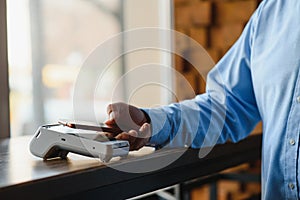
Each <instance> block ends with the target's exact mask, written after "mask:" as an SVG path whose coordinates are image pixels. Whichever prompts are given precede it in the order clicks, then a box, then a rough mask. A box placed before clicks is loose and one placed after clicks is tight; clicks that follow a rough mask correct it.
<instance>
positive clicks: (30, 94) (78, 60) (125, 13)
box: [0, 0, 171, 137]
mask: <svg viewBox="0 0 300 200" xmlns="http://www.w3.org/2000/svg"><path fill="white" fill-rule="evenodd" d="M1 3H3V4H5V1H1ZM142 6H144V7H145V8H147V9H148V12H147V13H145V12H144V10H145V9H144V8H142ZM170 7H171V1H163V2H162V1H159V0H39V1H36V0H23V1H18V0H9V1H6V8H7V15H6V16H7V43H8V48H7V49H8V51H7V53H8V62H9V66H8V70H9V88H10V94H9V103H10V127H11V136H13V137H14V136H21V135H29V134H33V133H34V132H35V130H36V129H37V127H38V126H40V125H42V124H47V123H55V122H57V120H58V119H60V118H73V102H72V94H73V89H74V83H75V81H76V77H77V75H78V73H79V70H80V68H81V65H82V63H84V60H85V59H86V58H87V57H88V55H89V54H90V52H91V51H92V50H93V49H95V48H96V47H97V45H99V44H101V43H102V42H104V41H106V40H107V39H108V38H111V37H112V36H114V35H115V34H118V33H120V32H122V31H123V30H126V29H131V28H136V27H142V26H163V27H165V28H170V26H171V22H170V19H171V12H170ZM1 8H5V6H3V7H2V6H1ZM150 8H151V10H150ZM162 8H168V12H166V10H162ZM142 11H143V12H142ZM0 12H1V13H0V14H1V15H4V16H5V14H4V13H5V9H3V10H1V11H0ZM132 13H134V14H135V16H134V17H133V15H132ZM156 15H157V16H159V17H158V18H153V16H156ZM136 20H138V21H136ZM166 22H169V23H166ZM0 26H3V24H2V23H1V24H0ZM0 28H1V30H5V29H2V28H3V27H0ZM4 32H5V31H4ZM0 37H1V38H0V41H1V40H3V39H2V38H6V37H2V36H1V35H0ZM123 45H124V44H123V41H120V46H119V48H120V51H121V48H123ZM0 53H1V56H2V57H3V56H4V57H6V56H5V53H6V51H3V50H1V51H0ZM148 53H149V52H145V53H142V54H143V56H141V54H137V55H134V54H133V55H130V56H127V57H126V56H123V57H121V58H120V59H118V60H116V61H115V62H114V63H112V65H115V67H113V68H111V70H108V71H107V72H106V73H107V74H105V78H104V80H102V84H103V85H105V87H102V88H106V90H105V91H101V95H96V99H95V100H96V101H97V105H98V107H97V109H99V110H100V111H99V114H100V113H101V116H100V120H104V119H105V117H106V116H105V112H104V111H105V108H106V105H107V104H108V103H110V101H111V91H112V90H113V87H114V85H115V84H116V82H118V79H119V78H120V77H121V76H122V75H123V74H124V73H126V71H128V70H131V69H132V66H133V65H134V63H132V60H135V58H136V57H139V60H141V59H140V58H141V57H148ZM2 57H1V58H2ZM162 57H164V59H162ZM166 57H168V58H167V59H166ZM145 60H146V61H148V59H145ZM162 60H164V61H163V62H165V61H166V60H168V62H170V60H171V59H170V55H163V56H159V61H158V62H161V61H162ZM164 64H165V63H164ZM169 64H170V63H169ZM3 66H4V65H3ZM3 68H7V66H4V67H3ZM1 70H5V69H1ZM6 70H7V69H6ZM158 73H160V72H158ZM153 76H156V75H155V74H154V75H153ZM161 77H166V76H163V75H162V76H161ZM5 88H8V87H5ZM124 89H125V92H124V94H123V95H124V96H123V97H121V99H122V98H123V99H124V100H126V90H127V85H126V86H125V88H124ZM159 90H161V89H158V90H157V91H155V92H159V93H160V94H159V95H158V96H157V95H152V96H153V98H151V100H153V99H155V98H156V97H159V98H160V99H164V100H158V101H160V103H161V102H163V103H167V100H166V99H167V98H166V97H162V96H161V94H162V93H161V91H159ZM2 91H4V89H3V88H1V91H0V92H1V93H2ZM144 92H146V91H144ZM4 93H5V92H4ZM6 93H8V92H6ZM139 95H140V96H143V94H139ZM4 98H5V97H4ZM6 99H8V98H6ZM147 100H149V99H145V101H147ZM137 102H139V104H141V105H142V106H144V105H149V103H147V102H141V101H140V100H138V101H137ZM150 104H151V102H150ZM4 113H5V112H4ZM6 113H7V112H6ZM2 121H3V120H2ZM2 121H1V124H2ZM3 124H8V120H7V121H3Z"/></svg>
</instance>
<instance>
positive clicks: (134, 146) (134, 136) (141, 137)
mask: <svg viewBox="0 0 300 200" xmlns="http://www.w3.org/2000/svg"><path fill="white" fill-rule="evenodd" d="M150 136H151V127H150V124H148V123H145V124H143V125H142V127H141V128H140V130H139V131H138V132H137V131H135V130H130V131H129V132H128V133H126V132H123V133H121V134H119V135H117V136H116V137H115V138H116V139H117V140H127V141H128V142H129V144H130V151H132V150H138V149H140V148H142V147H143V146H145V145H146V144H147V143H148V141H149V138H150Z"/></svg>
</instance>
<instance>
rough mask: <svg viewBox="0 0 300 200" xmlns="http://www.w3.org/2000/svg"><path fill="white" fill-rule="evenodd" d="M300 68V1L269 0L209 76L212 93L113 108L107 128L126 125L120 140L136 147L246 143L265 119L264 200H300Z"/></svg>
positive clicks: (207, 92)
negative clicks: (156, 105)
mask: <svg viewBox="0 0 300 200" xmlns="http://www.w3.org/2000/svg"><path fill="white" fill-rule="evenodd" d="M299 69H300V1H299V0H264V1H263V2H262V3H261V4H260V6H259V8H258V9H257V10H256V12H255V13H254V14H253V16H252V17H251V19H250V21H249V22H248V24H247V26H246V27H245V29H244V31H243V33H242V35H241V36H240V38H239V39H238V41H237V42H236V43H235V44H234V46H233V47H232V48H231V49H230V50H229V51H228V53H227V54H226V55H225V56H224V57H223V58H222V59H221V60H220V62H219V63H218V64H217V65H216V66H215V67H214V68H213V69H212V70H211V71H210V73H209V74H208V77H207V80H208V81H207V88H206V93H205V94H202V95H198V96H196V97H195V98H194V99H192V100H188V101H184V102H181V103H177V104H172V105H169V106H163V107H160V108H155V109H143V110H142V109H138V108H136V107H134V106H129V105H127V104H123V103H116V104H112V105H110V106H109V107H108V113H109V114H110V116H111V117H110V119H109V120H108V121H107V122H106V123H107V124H109V125H115V124H117V125H119V126H121V127H124V129H123V130H125V131H126V133H125V132H124V133H122V134H120V135H118V136H117V138H118V139H126V140H129V141H130V144H131V146H132V149H138V148H140V147H142V146H143V145H145V144H146V143H148V142H149V143H152V144H155V145H157V146H164V145H170V146H183V145H185V144H189V145H190V146H191V147H195V148H196V147H198V148H199V147H201V146H203V142H204V141H208V142H206V144H208V145H210V144H211V145H213V144H214V142H216V143H223V142H225V141H227V140H228V139H230V140H232V141H238V140H240V139H243V138H245V137H246V136H247V135H248V134H249V133H250V132H251V130H252V129H253V127H254V126H255V125H256V123H257V122H258V121H260V120H262V121H263V132H264V133H263V149H262V161H263V163H262V198H263V199H299V192H300V191H299V181H300V179H299V174H300V167H299V166H300V159H299V131H300V70H299ZM216 88H217V89H216ZM218 88H223V90H224V91H225V100H224V98H222V97H221V98H219V97H218V94H219V93H220V94H221V93H222V91H221V90H219V89H218ZM224 111H225V112H224ZM128 113H129V114H128ZM223 118H224V120H223ZM195 119H196V120H195ZM211 119H212V120H213V121H212V120H211ZM195 121H196V122H195ZM150 124H151V127H150ZM195 127H196V128H195ZM138 130H139V131H138ZM190 135H193V137H191V136H190ZM214 140H215V141H214ZM210 141H212V142H211V143H210Z"/></svg>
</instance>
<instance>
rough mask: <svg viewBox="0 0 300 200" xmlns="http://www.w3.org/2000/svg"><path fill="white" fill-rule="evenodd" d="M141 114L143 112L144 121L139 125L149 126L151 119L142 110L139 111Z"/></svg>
mask: <svg viewBox="0 0 300 200" xmlns="http://www.w3.org/2000/svg"><path fill="white" fill-rule="evenodd" d="M140 110H141V111H142V112H143V114H144V119H143V120H142V121H141V125H143V124H144V123H148V124H150V123H151V118H150V116H149V115H148V113H147V112H145V111H144V110H143V109H140Z"/></svg>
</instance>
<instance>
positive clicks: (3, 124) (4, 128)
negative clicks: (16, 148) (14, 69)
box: [0, 0, 10, 138]
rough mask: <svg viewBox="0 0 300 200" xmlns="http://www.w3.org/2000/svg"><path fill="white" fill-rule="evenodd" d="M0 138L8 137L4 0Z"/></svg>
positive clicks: (1, 0) (2, 2) (2, 1)
mask: <svg viewBox="0 0 300 200" xmlns="http://www.w3.org/2000/svg"><path fill="white" fill-rule="evenodd" d="M0 70H1V71H0V130H1V131H0V138H7V137H10V123H9V84H8V56H7V16H6V0H0Z"/></svg>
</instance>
